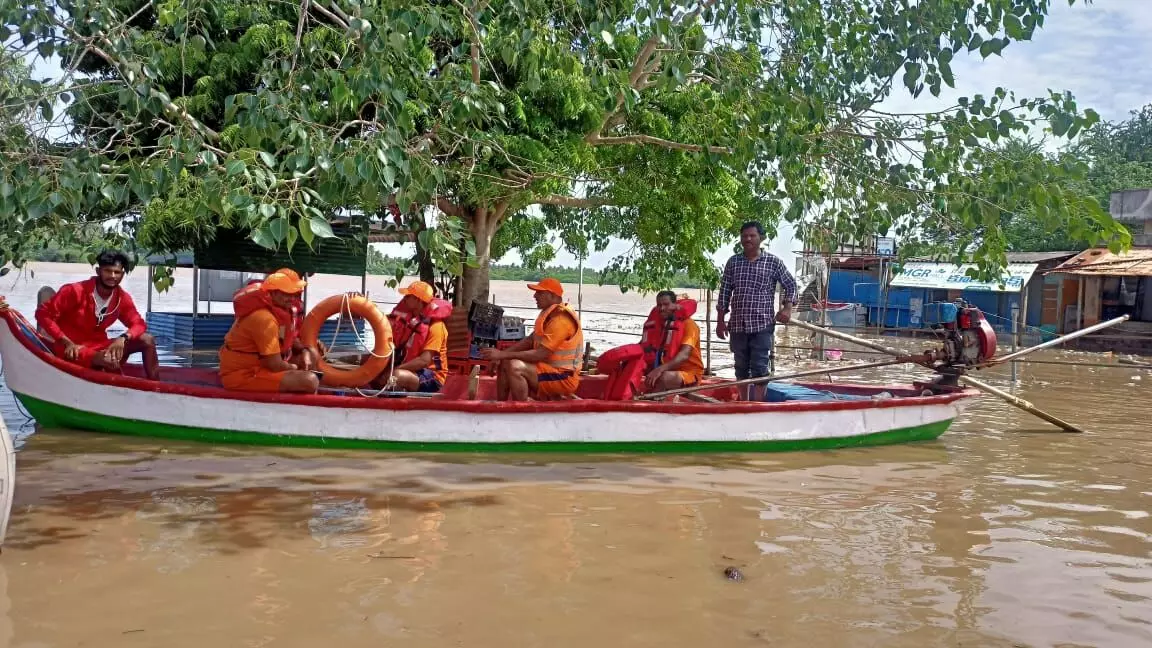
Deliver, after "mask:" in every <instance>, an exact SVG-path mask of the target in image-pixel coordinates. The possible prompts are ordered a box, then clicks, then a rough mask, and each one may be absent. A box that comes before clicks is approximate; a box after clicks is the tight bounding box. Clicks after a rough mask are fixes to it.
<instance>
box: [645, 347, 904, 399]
mask: <svg viewBox="0 0 1152 648" xmlns="http://www.w3.org/2000/svg"><path fill="white" fill-rule="evenodd" d="M925 360H926V359H925V358H924V357H923V356H909V357H901V358H896V359H895V360H882V361H880V362H865V363H861V364H853V365H847V366H843V367H832V368H831V369H829V368H824V369H808V370H805V371H797V372H794V373H790V374H781V375H778V376H761V377H759V378H745V379H743V380H733V381H725V382H722V383H711V384H707V385H693V386H691V387H680V388H678V389H669V390H667V391H661V392H652V393H651V394H642V395H640V396H637V397H636V400H657V399H660V398H667V397H668V396H678V395H680V394H693V393H695V392H700V391H708V390H709V389H716V388H718V387H743V386H745V385H759V384H762V383H767V382H772V381H775V380H786V379H789V378H803V377H804V376H822V375H824V374H833V373H842V372H845V371H854V370H856V369H874V368H876V367H888V366H891V365H895V364H904V363H906V362H924V361H925ZM753 402H755V401H753Z"/></svg>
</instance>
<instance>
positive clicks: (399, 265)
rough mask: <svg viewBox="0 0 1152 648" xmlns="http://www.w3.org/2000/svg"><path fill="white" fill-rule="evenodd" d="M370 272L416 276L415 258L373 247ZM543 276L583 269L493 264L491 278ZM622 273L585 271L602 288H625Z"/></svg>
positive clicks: (569, 276)
mask: <svg viewBox="0 0 1152 648" xmlns="http://www.w3.org/2000/svg"><path fill="white" fill-rule="evenodd" d="M368 273H369V274H373V275H387V276H390V277H394V276H414V275H415V273H416V267H415V263H414V262H413V261H412V259H402V258H397V257H392V256H387V255H385V254H382V253H380V252H379V251H377V250H376V249H374V248H369V254H368ZM544 277H555V278H556V279H558V280H560V282H561V283H579V282H580V269H579V268H567V267H562V266H545V267H542V268H531V267H526V266H515V265H493V266H492V275H491V278H492V280H493V281H539V280H541V279H543V278H544ZM621 279H622V277H620V276H619V273H615V272H605V271H601V270H592V269H588V268H585V269H584V283H585V284H597V285H602V286H615V285H622V284H624V283H625V282H622V281H621ZM706 287H707V286H705V285H703V284H702V283H701V282H698V281H694V280H692V279H691V278H690V277H689V276H688V274H687V273H683V272H681V273H677V274H676V276H675V277H674V278H673V281H672V283H671V284H669V288H706Z"/></svg>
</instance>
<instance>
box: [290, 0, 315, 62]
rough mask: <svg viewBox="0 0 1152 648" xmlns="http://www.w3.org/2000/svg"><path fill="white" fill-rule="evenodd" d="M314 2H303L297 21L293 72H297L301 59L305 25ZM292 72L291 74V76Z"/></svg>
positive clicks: (307, 0)
mask: <svg viewBox="0 0 1152 648" xmlns="http://www.w3.org/2000/svg"><path fill="white" fill-rule="evenodd" d="M311 5H312V0H301V2H300V18H299V20H297V21H296V47H295V48H294V49H293V50H292V72H295V71H296V61H297V59H299V58H300V48H301V45H302V43H303V40H304V23H306V22H307V21H308V8H309V7H310V6H311ZM292 72H289V76H291V74H292Z"/></svg>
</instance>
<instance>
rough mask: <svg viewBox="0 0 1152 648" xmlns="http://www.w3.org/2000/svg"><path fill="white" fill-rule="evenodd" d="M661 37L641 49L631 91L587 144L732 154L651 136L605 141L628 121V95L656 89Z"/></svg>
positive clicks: (689, 17)
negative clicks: (608, 133) (607, 133)
mask: <svg viewBox="0 0 1152 648" xmlns="http://www.w3.org/2000/svg"><path fill="white" fill-rule="evenodd" d="M715 3H716V0H704V2H701V3H700V6H699V7H697V8H696V9H695V10H693V11H691V12H689V13H686V14H684V15H683V16H681V17H680V19H679V20H675V23H676V24H684V23H687V22H690V21H693V20H696V18H697V16H699V15H700V13H701V12H703V11H704V9H705V8H707V7H710V6H712V5H713V4H715ZM659 48H660V37H659V36H655V35H654V36H652V37H650V38H649V39H648V40H647V41H645V42H644V45H642V46H641V47H640V51H639V52H637V53H636V60H635V61H633V62H632V69H631V71H629V73H628V89H626V90H621V91H620V92H619V93H618V94H617V95H616V105H615V107H614V108H613V109H612V110H611V111H609V112H608V113H607V114H605V115H604V119H603V120H601V122H600V125H599V126H598V127H597V128H596V130H594V131H592V132H591V133H588V134H587V135H585V136H584V141H585V142H587V143H589V144H591V145H593V146H596V145H598V144H656V145H658V146H664V147H665V148H672V149H678V150H684V151H696V152H700V151H704V150H708V151H710V152H714V153H730V152H731V150H730V149H727V148H721V147H703V146H695V145H692V144H677V143H676V142H669V141H668V140H661V139H659V138H656V137H651V136H649V135H629V136H626V137H603V136H602V135H603V133H604V130H605V129H607V128H615V127H616V126H619V125H620V124H622V123H624V121H625V120H626V118H625V117H624V114H623V112H622V110H623V108H624V101H625V93H626V92H629V91H632V90H634V91H637V92H639V91H641V90H644V89H646V88H648V87H650V86H651V85H652V83H651V81H650V77H651V76H652V75H653V74H654V73H655V72H656V70H657V69H659V67H660V58H661V53H660V51H659Z"/></svg>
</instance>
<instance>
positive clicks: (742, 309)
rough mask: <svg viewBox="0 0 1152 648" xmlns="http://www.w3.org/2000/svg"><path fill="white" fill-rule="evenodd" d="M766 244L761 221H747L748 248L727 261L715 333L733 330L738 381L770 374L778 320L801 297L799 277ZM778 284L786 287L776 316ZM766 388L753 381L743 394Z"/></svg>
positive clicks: (753, 395)
mask: <svg viewBox="0 0 1152 648" xmlns="http://www.w3.org/2000/svg"><path fill="white" fill-rule="evenodd" d="M763 242H764V227H763V226H762V225H761V224H760V223H758V222H756V221H749V222H747V223H744V225H742V226H741V227H740V245H741V247H743V248H744V251H743V253H741V254H737V255H734V256H733V257H732V258H730V259H728V263H727V264H725V266H724V276H723V278H722V279H721V281H720V298H719V300H718V301H717V303H716V337H718V338H720V339H721V340H723V339H724V338H726V337H728V336H729V334H731V340H730V341H729V348H731V349H732V355H733V356H734V361H735V363H736V378H737V379H738V380H743V379H746V378H761V377H764V376H768V375H769V373H770V367H769V365H770V363H771V361H772V344H773V341H774V337H775V335H776V322H780V323H782V324H787V323H788V322H789V321H790V320H791V319H792V306H793V305H795V304H796V301H797V296H796V280H795V279H793V278H792V275H791V273H789V272H788V268H786V267H785V266H784V262H783V261H781V260H780V257H777V256H776V255H774V254H770V253H768V252H765V251H763V250H761V249H760V246H761V244H763ZM776 284H780V285H781V286H783V288H784V299H783V300H782V302H781V304H780V311H779V312H777V313H775V318H773V315H774V314H773V310H774V309H775V305H776ZM729 315H731V317H729ZM762 391H763V387H762V386H759V385H754V386H752V389H750V390H748V391H747V392H745V398H748V399H749V400H759V399H760V397H761V394H762Z"/></svg>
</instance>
